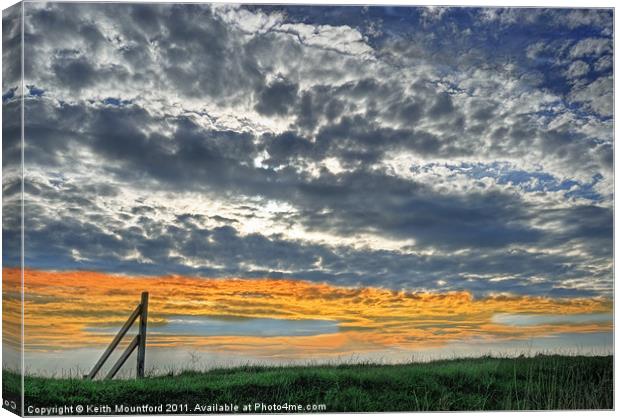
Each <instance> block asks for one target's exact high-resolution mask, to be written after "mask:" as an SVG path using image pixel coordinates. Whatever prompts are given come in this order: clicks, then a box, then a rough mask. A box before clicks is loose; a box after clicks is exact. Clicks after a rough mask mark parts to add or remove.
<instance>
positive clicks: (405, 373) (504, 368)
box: [3, 356, 613, 414]
mask: <svg viewBox="0 0 620 418" xmlns="http://www.w3.org/2000/svg"><path fill="white" fill-rule="evenodd" d="M3 377H4V379H5V381H4V386H5V388H7V387H8V388H10V387H12V386H13V385H15V387H18V385H19V377H18V376H16V375H14V374H11V373H8V372H4V373H3ZM25 390H26V403H25V404H26V407H28V406H29V405H30V406H38V407H50V406H55V405H72V404H73V405H83V406H86V405H89V404H91V405H111V406H112V407H114V405H121V404H122V405H125V406H129V405H142V404H149V405H159V404H164V408H165V404H166V403H174V404H177V405H179V404H180V405H181V409H182V411H178V412H183V413H198V412H200V413H205V412H209V410H208V408H207V410H202V411H196V410H194V408H195V407H196V405H197V404H199V405H202V406H203V408H204V407H206V406H208V405H213V404H216V403H217V404H220V405H223V404H229V403H232V404H237V405H239V408H240V409H239V412H242V406H243V405H245V404H252V405H254V404H255V403H256V402H259V403H263V404H265V405H270V404H284V403H289V404H301V405H302V406H303V407H305V406H306V405H307V404H317V405H325V411H327V412H336V411H443V410H452V411H454V410H462V411H473V410H512V409H519V410H533V409H534V410H538V409H611V408H613V357H612V356H605V357H580V356H579V357H571V356H537V357H532V358H527V357H520V358H515V359H509V358H503V359H497V358H490V357H485V358H478V359H460V360H459V359H456V360H445V361H435V362H431V363H412V364H406V365H393V366H391V365H346V366H345V365H343V366H308V367H281V368H271V367H244V368H236V369H226V370H213V371H209V372H204V373H198V372H181V373H179V374H176V375H173V376H161V377H151V378H146V379H143V380H113V381H84V380H76V379H48V378H40V377H27V378H26V379H25ZM185 404H187V406H184V405H185ZM185 408H186V409H187V411H186V410H184V409H185ZM265 411H267V410H265ZM91 412H92V411H91ZM163 412H164V413H165V412H166V411H165V410H164V411H163ZM168 412H169V413H170V412H174V411H168ZM251 412H257V411H256V410H252V411H251ZM281 412H291V411H290V410H289V411H284V410H281ZM26 413H28V411H26ZM108 414H109V411H108Z"/></svg>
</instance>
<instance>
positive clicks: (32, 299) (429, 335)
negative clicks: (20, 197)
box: [3, 268, 612, 358]
mask: <svg viewBox="0 0 620 418" xmlns="http://www.w3.org/2000/svg"><path fill="white" fill-rule="evenodd" d="M3 274H4V278H5V284H4V286H5V288H4V293H5V305H4V306H5V312H4V313H5V318H7V315H9V316H10V315H13V316H15V315H16V314H17V315H18V312H19V309H17V308H18V304H19V276H20V275H19V270H17V269H11V268H5V269H4V271H3ZM145 290H146V291H149V292H150V304H149V339H148V344H149V346H151V347H167V346H186V347H198V348H202V349H209V350H215V351H227V352H235V351H239V352H243V353H254V354H262V355H271V356H287V357H292V358H294V357H295V356H301V355H303V353H304V352H307V351H308V350H310V351H312V352H313V353H322V354H324V355H326V356H329V355H336V354H347V353H353V352H358V353H359V352H367V351H373V350H380V349H385V348H390V347H396V348H403V349H411V348H416V347H418V346H421V345H423V346H424V347H439V346H442V345H445V344H447V343H448V342H451V341H463V340H468V339H483V340H484V339H488V340H489V341H498V340H500V341H501V340H511V339H526V338H530V337H535V336H544V335H553V334H558V333H567V332H571V333H591V332H607V331H610V330H611V329H612V324H611V322H610V321H609V322H579V323H571V322H569V321H567V322H565V323H562V322H559V323H558V322H556V323H552V324H534V325H529V326H514V325H510V324H503V323H497V322H495V321H494V320H493V317H494V316H495V315H498V314H527V315H537V314H544V315H574V314H595V313H608V312H610V311H611V309H612V304H611V301H610V300H608V299H605V298H601V297H597V298H571V299H561V298H556V299H552V298H546V297H540V296H507V295H498V296H492V297H486V298H474V297H473V296H472V295H471V294H470V293H467V292H448V293H411V292H404V291H392V290H387V289H381V288H373V287H366V288H348V287H337V286H333V285H328V284H321V283H312V282H307V281H299V280H285V279H282V280H274V279H209V278H193V277H180V276H162V277H129V276H120V275H112V274H105V273H97V272H84V271H79V272H78V271H73V272H49V271H38V270H26V271H25V272H24V291H25V292H26V298H25V299H26V300H25V307H24V309H25V317H24V324H25V326H24V327H25V341H24V345H25V349H26V350H27V351H45V350H52V349H66V348H80V347H96V346H103V345H105V344H107V343H108V342H109V340H110V338H111V337H110V335H107V334H102V333H100V332H94V331H92V329H97V328H102V327H115V328H118V327H120V325H121V324H122V323H123V322H124V321H125V319H126V317H127V315H128V314H129V313H130V312H131V311H132V310H133V308H134V307H135V305H136V304H137V303H138V301H139V295H140V292H142V291H145ZM7 296H13V297H12V298H7ZM173 316H191V317H196V318H200V317H207V318H222V319H229V320H231V319H232V320H234V319H237V320H240V319H244V318H272V319H285V320H329V321H337V323H338V327H339V328H338V332H335V333H331V334H318V335H310V336H307V335H305V336H273V337H264V336H247V335H238V336H237V335H221V336H218V335H213V336H209V337H204V336H200V335H194V336H192V335H170V334H165V333H160V332H158V330H160V329H162V327H164V326H165V325H166V324H167V323H168V322H169V319H170V318H171V317H173ZM8 323H12V324H18V323H19V318H14V320H13V321H9V322H8ZM18 330H19V327H18V326H17V325H16V326H13V327H10V329H8V330H7V331H9V332H10V333H15V332H18Z"/></svg>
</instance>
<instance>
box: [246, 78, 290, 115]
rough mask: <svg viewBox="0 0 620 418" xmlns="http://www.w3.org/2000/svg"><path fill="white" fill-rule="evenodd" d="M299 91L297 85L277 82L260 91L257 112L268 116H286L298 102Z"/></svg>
mask: <svg viewBox="0 0 620 418" xmlns="http://www.w3.org/2000/svg"><path fill="white" fill-rule="evenodd" d="M297 90H298V86H297V85H296V84H293V83H290V82H288V81H286V80H277V81H275V82H273V83H271V84H269V85H267V86H265V87H264V88H263V89H262V90H261V91H260V93H259V95H258V102H257V103H256V110H257V111H258V112H259V113H262V114H263V115H267V116H273V115H285V114H287V113H289V110H290V108H291V107H292V106H293V104H294V103H295V101H296V100H297Z"/></svg>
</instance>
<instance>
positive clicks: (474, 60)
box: [3, 3, 613, 295]
mask: <svg viewBox="0 0 620 418" xmlns="http://www.w3.org/2000/svg"><path fill="white" fill-rule="evenodd" d="M306 10H307V9H303V8H295V7H291V8H281V7H271V6H262V7H258V8H255V7H224V6H214V7H211V6H209V5H168V4H159V5H143V4H141V5H129V4H127V5H108V4H97V5H94V4H92V5H71V4H60V3H48V4H33V3H28V4H27V19H26V20H27V37H28V40H29V42H28V43H27V47H26V49H27V51H26V52H27V54H26V56H27V57H28V61H29V64H28V66H27V67H26V70H27V71H26V76H27V77H26V78H27V85H29V86H33V88H32V89H30V88H29V91H28V95H27V96H26V100H25V106H26V119H27V140H26V150H25V151H26V155H27V157H26V158H27V161H28V162H29V171H28V178H27V181H26V186H27V190H26V193H27V199H28V205H26V206H27V219H28V222H27V224H28V225H29V226H30V230H29V231H28V234H29V236H28V240H27V245H28V251H27V254H29V256H28V257H29V258H28V260H27V263H28V265H30V266H33V267H37V268H41V269H44V268H50V269H75V268H84V269H89V270H102V271H110V272H123V273H129V274H156V273H157V274H159V273H161V272H168V273H175V274H184V275H203V276H209V277H232V276H237V277H289V278H295V279H305V280H312V281H315V282H323V281H325V282H329V283H332V284H338V285H343V286H356V285H372V286H383V287H386V288H392V289H428V290H432V289H442V290H468V291H471V292H473V293H474V294H476V295H482V294H487V293H493V292H500V293H501V292H512V293H517V294H527V293H531V294H550V295H594V294H608V293H609V292H610V290H611V283H612V279H611V277H612V276H611V263H610V260H611V255H610V248H611V243H612V234H611V233H612V222H611V214H612V206H613V189H612V186H613V172H612V162H613V153H612V149H613V134H612V132H613V130H612V124H613V119H612V116H613V107H612V101H611V97H612V94H611V92H612V74H611V67H609V66H608V65H607V64H606V60H607V58H606V57H609V56H610V55H609V53H610V52H611V51H610V49H609V45H610V39H611V36H610V34H606V32H605V31H606V28H607V23H608V22H607V12H605V11H600V12H597V11H589V12H588V13H576V14H574V15H573V14H570V13H568V12H567V11H561V10H557V11H554V10H552V9H549V10H547V9H543V10H533V9H518V10H517V9H485V10H486V11H485V12H484V13H482V14H481V10H479V9H466V8H465V9H462V8H461V9H443V8H442V9H436V10H433V11H432V13H431V11H430V10H425V11H424V13H422V11H417V9H412V15H411V19H413V20H415V19H419V22H420V25H415V24H410V23H407V22H406V21H403V20H402V19H400V18H399V17H398V16H392V15H391V14H390V13H391V12H390V13H388V11H387V10H383V9H376V12H377V13H379V15H377V16H378V17H377V16H375V15H372V14H367V13H366V12H364V11H363V10H362V9H359V8H333V9H330V10H331V11H332V13H331V14H329V16H327V15H325V16H323V15H314V14H312V13H307V12H306ZM415 11H417V12H416V13H413V12H415ZM418 12H419V13H418ZM435 12H436V13H435ZM382 13H383V14H382ZM360 16H362V17H360ZM569 16H570V19H568V17H569ZM545 19H551V20H550V21H551V22H552V26H553V30H551V29H550V28H549V26H548V25H546V24H543V22H545V21H546V20H545ZM356 22H357V23H356ZM563 22H564V23H563ZM517 23H518V24H520V25H525V26H526V27H527V28H529V30H527V31H526V30H524V31H520V32H519V33H518V34H515V31H514V28H513V25H515V24H517ZM562 25H563V26H562ZM584 25H585V26H587V25H590V26H589V27H590V28H591V33H595V34H596V35H588V36H589V37H588V38H584V35H583V33H584V31H583V26H584ZM472 27H475V28H476V31H477V32H476V34H473V32H472ZM558 27H561V28H563V29H562V30H563V31H564V32H562V33H563V35H562V38H561V39H560V37H558V36H557V35H554V34H555V33H556V32H557V28H558ZM511 28H512V29H511ZM589 33H590V32H589ZM411 39H415V40H416V42H411ZM514 51H519V52H518V53H515V52H514ZM35 69H36V71H35ZM567 77H568V79H567ZM11 88H14V86H11V87H10V88H7V89H4V91H3V94H4V97H6V99H5V101H4V103H5V107H4V109H5V110H4V111H6V112H10V111H11V110H10V109H11V107H12V106H13V107H15V108H17V107H16V104H15V103H17V99H16V98H15V92H13V90H11ZM41 92H43V93H41ZM13 111H15V109H13ZM6 129H7V132H5V133H4V135H5V138H6V137H7V136H9V137H10V136H11V131H10V130H11V129H15V127H13V126H11V125H7V126H6ZM5 147H6V148H5V150H4V152H5V155H15V152H17V151H16V148H15V144H13V145H11V142H10V141H9V142H6V141H5ZM439 283H441V284H439Z"/></svg>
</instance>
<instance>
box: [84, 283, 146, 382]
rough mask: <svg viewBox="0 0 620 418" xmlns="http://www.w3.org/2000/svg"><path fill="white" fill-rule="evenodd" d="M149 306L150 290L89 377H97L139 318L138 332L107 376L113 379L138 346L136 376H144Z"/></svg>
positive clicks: (144, 293) (87, 376) (143, 293)
mask: <svg viewBox="0 0 620 418" xmlns="http://www.w3.org/2000/svg"><path fill="white" fill-rule="evenodd" d="M148 307H149V294H148V292H142V297H141V299H140V304H139V305H138V306H136V309H134V311H133V312H132V314H131V315H129V319H127V322H125V324H124V325H123V326H122V327H121V329H120V331H118V334H116V336H115V337H114V339H113V340H112V342H111V343H110V345H109V346H108V348H106V350H105V351H104V352H103V354H102V355H101V358H99V361H97V364H95V367H93V369H92V370H91V371H90V373H89V374H88V375H86V376H85V377H86V378H87V379H94V378H95V376H96V375H97V373H98V372H99V370H100V369H101V366H103V363H105V362H106V360H107V359H108V358H109V357H110V354H112V351H114V349H115V348H116V347H117V346H118V343H120V342H121V340H122V339H123V337H124V336H125V334H127V331H128V330H129V328H131V326H132V325H133V323H134V322H136V319H138V318H140V324H139V328H138V334H137V335H136V336H135V337H134V338H133V340H131V342H130V343H129V345H128V346H127V348H126V349H125V351H124V352H123V354H122V355H121V357H120V358H119V359H118V360H117V361H116V363H114V366H112V368H111V369H110V371H109V372H108V374H107V375H106V376H105V378H106V379H112V378H113V377H114V376H115V375H116V373H117V372H118V371H119V369H120V368H121V367H122V366H123V364H125V362H126V361H127V359H128V358H129V356H130V355H131V353H133V351H134V350H135V349H136V348H138V365H137V369H136V376H137V377H138V378H143V377H144V357H145V354H146V322H147V315H148Z"/></svg>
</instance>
